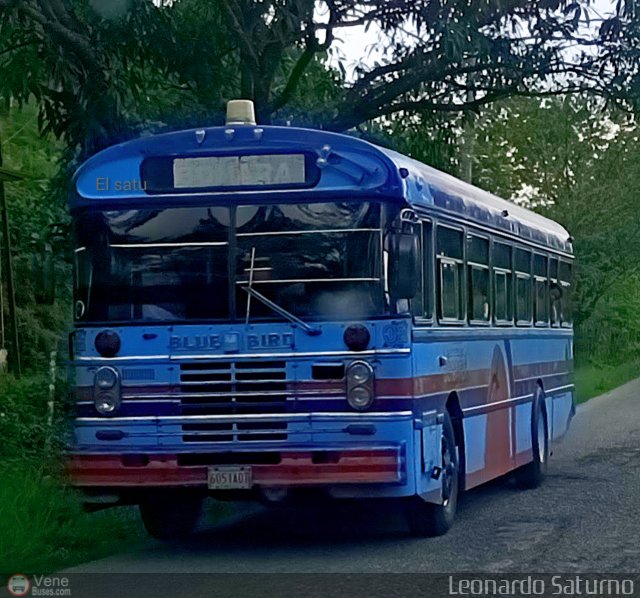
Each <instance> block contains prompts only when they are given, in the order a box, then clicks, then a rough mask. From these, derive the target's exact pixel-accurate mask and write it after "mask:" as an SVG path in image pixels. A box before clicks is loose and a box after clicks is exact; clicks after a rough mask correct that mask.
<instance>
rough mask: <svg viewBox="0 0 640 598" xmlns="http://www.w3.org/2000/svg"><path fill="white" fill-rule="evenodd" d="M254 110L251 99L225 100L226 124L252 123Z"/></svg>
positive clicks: (254, 121)
mask: <svg viewBox="0 0 640 598" xmlns="http://www.w3.org/2000/svg"><path fill="white" fill-rule="evenodd" d="M255 124H256V112H255V109H254V107H253V102H252V101H251V100H229V101H228V102H227V125H254V126H255Z"/></svg>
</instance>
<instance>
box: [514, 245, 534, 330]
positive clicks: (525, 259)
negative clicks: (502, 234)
mask: <svg viewBox="0 0 640 598" xmlns="http://www.w3.org/2000/svg"><path fill="white" fill-rule="evenodd" d="M514 262H515V264H514V265H515V271H516V324H518V325H519V326H527V325H530V324H531V304H532V301H531V252H530V251H526V250H524V249H516V250H515V256H514Z"/></svg>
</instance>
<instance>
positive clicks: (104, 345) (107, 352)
mask: <svg viewBox="0 0 640 598" xmlns="http://www.w3.org/2000/svg"><path fill="white" fill-rule="evenodd" d="M120 345H121V342H120V337H119V336H118V333H117V332H114V331H113V330H103V331H102V332H99V333H98V336H96V341H95V346H96V349H97V351H98V353H100V355H102V357H115V356H116V355H117V354H118V351H120Z"/></svg>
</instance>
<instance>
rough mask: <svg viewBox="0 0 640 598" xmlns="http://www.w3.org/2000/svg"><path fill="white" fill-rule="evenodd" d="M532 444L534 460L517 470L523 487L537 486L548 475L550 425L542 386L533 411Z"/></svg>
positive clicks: (517, 478)
mask: <svg viewBox="0 0 640 598" xmlns="http://www.w3.org/2000/svg"><path fill="white" fill-rule="evenodd" d="M531 445H532V451H533V461H531V463H527V464H526V465H524V466H523V467H520V468H519V469H517V470H516V482H517V483H518V485H519V486H520V487H521V488H537V487H538V486H540V484H542V482H543V480H544V478H545V476H546V475H547V465H548V462H549V425H548V420H547V411H546V409H545V406H544V394H543V392H542V389H541V388H538V391H537V393H536V397H535V399H534V401H533V406H532V411H531Z"/></svg>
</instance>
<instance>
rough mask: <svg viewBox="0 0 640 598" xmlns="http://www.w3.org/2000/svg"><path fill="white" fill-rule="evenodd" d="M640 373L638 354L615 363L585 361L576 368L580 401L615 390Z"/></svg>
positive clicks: (576, 381) (577, 391)
mask: <svg viewBox="0 0 640 598" xmlns="http://www.w3.org/2000/svg"><path fill="white" fill-rule="evenodd" d="M639 375H640V361H639V360H638V358H637V356H636V357H635V358H634V359H633V360H632V361H624V362H622V363H617V364H615V365H610V364H606V363H585V364H581V365H579V366H578V367H577V368H576V371H575V383H576V397H577V399H576V400H577V402H578V403H584V402H585V401H588V400H589V399H591V398H593V397H597V396H599V395H601V394H604V393H605V392H608V391H610V390H613V389H614V388H617V387H618V386H621V385H623V384H624V383H625V382H629V381H630V380H634V379H635V378H637V377H638V376H639Z"/></svg>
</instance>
